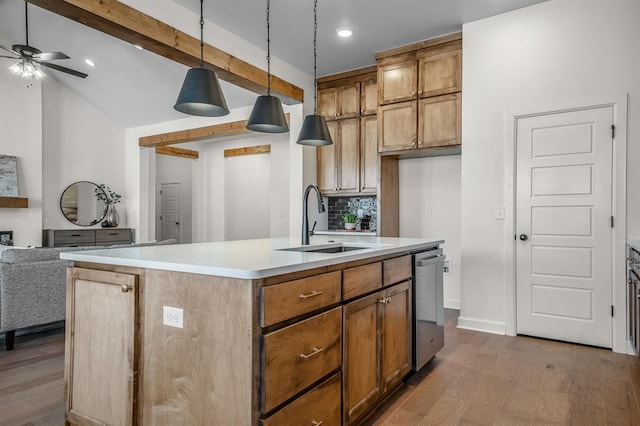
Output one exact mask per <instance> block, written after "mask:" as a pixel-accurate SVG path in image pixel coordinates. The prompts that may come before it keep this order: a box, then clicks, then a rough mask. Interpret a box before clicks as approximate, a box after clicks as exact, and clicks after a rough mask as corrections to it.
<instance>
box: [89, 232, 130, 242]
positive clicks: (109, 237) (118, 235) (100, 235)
mask: <svg viewBox="0 0 640 426" xmlns="http://www.w3.org/2000/svg"><path fill="white" fill-rule="evenodd" d="M115 241H117V242H125V243H126V242H131V230H130V229H96V243H97V245H100V243H103V242H115Z"/></svg>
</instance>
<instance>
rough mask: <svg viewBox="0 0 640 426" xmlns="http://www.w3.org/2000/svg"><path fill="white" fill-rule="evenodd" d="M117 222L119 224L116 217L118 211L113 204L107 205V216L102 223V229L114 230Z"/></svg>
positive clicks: (118, 219)
mask: <svg viewBox="0 0 640 426" xmlns="http://www.w3.org/2000/svg"><path fill="white" fill-rule="evenodd" d="M118 222H120V217H119V216H118V210H117V209H116V206H115V204H109V205H107V214H106V215H105V217H104V220H103V221H102V224H101V225H102V227H103V228H115V227H116V226H118Z"/></svg>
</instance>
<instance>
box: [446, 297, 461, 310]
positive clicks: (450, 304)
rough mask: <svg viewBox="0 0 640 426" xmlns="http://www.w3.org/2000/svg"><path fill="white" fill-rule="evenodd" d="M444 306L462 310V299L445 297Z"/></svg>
mask: <svg viewBox="0 0 640 426" xmlns="http://www.w3.org/2000/svg"><path fill="white" fill-rule="evenodd" d="M444 307H445V308H447V309H457V310H460V301H459V300H455V299H444Z"/></svg>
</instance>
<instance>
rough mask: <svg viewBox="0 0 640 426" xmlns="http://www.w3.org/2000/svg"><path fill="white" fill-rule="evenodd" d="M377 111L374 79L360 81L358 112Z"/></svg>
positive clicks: (376, 91)
mask: <svg viewBox="0 0 640 426" xmlns="http://www.w3.org/2000/svg"><path fill="white" fill-rule="evenodd" d="M377 112H378V84H377V83H376V81H375V80H369V81H363V82H362V83H360V113H361V114H362V115H371V114H376V113H377Z"/></svg>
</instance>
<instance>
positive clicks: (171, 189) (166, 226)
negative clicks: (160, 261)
mask: <svg viewBox="0 0 640 426" xmlns="http://www.w3.org/2000/svg"><path fill="white" fill-rule="evenodd" d="M161 188H162V189H161V193H160V194H161V199H162V216H161V221H162V239H163V240H166V239H169V238H173V239H175V240H177V241H178V243H179V242H180V232H179V229H180V184H179V183H163V184H162V185H161Z"/></svg>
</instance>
